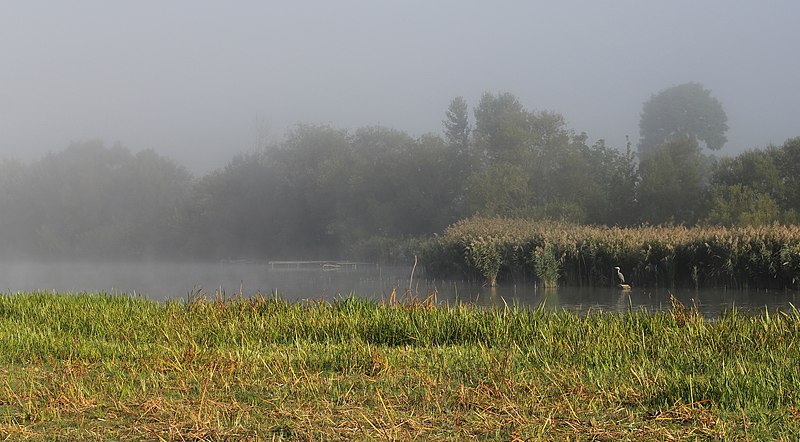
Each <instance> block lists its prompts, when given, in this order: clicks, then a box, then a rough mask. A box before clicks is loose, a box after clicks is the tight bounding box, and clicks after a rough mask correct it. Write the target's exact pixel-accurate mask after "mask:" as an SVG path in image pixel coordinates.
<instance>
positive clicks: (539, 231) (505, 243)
mask: <svg viewBox="0 0 800 442" xmlns="http://www.w3.org/2000/svg"><path fill="white" fill-rule="evenodd" d="M476 244H477V245H479V248H476ZM476 250H481V251H491V254H486V253H484V254H482V255H481V257H482V258H483V260H480V259H475V258H474V255H475V251H476ZM419 254H420V256H421V257H422V264H423V265H425V267H426V269H427V270H428V272H429V274H432V275H434V276H437V277H438V276H453V275H458V276H461V277H468V278H469V277H474V276H476V275H482V276H484V277H486V279H487V280H489V281H490V282H491V281H492V280H493V279H495V278H497V279H500V280H502V279H504V278H508V277H509V276H511V275H514V274H521V275H523V276H526V277H529V278H532V279H536V280H538V281H541V282H542V283H543V284H545V285H552V284H554V283H555V281H553V279H554V278H556V279H557V281H558V282H561V283H563V284H569V285H589V286H593V285H611V284H613V274H612V272H611V269H613V268H614V267H615V266H619V267H621V268H622V269H623V271H624V273H625V274H626V276H627V279H628V280H630V281H631V282H632V283H633V284H634V285H638V286H666V287H670V286H696V287H701V286H702V287H730V288H748V287H749V288H798V287H800V227H798V226H796V225H789V226H786V225H771V226H760V227H733V228H726V227H693V228H687V227H681V226H676V227H666V226H642V227H637V228H618V227H602V226H585V225H575V224H570V223H566V222H554V221H532V220H525V219H504V218H482V217H475V218H470V219H466V220H462V221H459V222H458V223H456V224H454V225H452V226H450V227H448V228H447V229H446V230H445V232H444V233H443V234H442V235H440V236H437V237H435V238H433V239H431V240H429V241H428V242H426V243H424V244H423V245H421V246H420V252H419ZM489 255H491V258H492V260H491V261H489V260H488V259H486V258H485V257H486V256H489ZM464 257H466V259H465V258H464ZM498 260H499V262H498ZM487 263H490V264H491V265H488V264H487ZM489 270H490V271H489Z"/></svg>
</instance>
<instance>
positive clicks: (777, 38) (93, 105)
mask: <svg viewBox="0 0 800 442" xmlns="http://www.w3.org/2000/svg"><path fill="white" fill-rule="evenodd" d="M798 18H800V2H797V1H794V0H785V1H764V2H756V1H747V2H745V1H733V0H714V1H697V0H680V1H675V0H670V1H657V2H656V1H641V0H631V1H559V2H533V1H485V2H470V1H463V0H462V1H430V0H428V1H408V0H406V1H292V2H266V1H252V2H246V1H235V2H223V1H218V2H208V1H129V2H108V1H100V0H98V1H82V0H77V1H69V2H65V1H51V2H43V1H28V0H26V1H13V2H12V1H8V2H2V3H0V55H2V65H0V66H2V67H0V157H16V158H22V159H25V160H31V159H36V158H39V157H41V156H42V155H43V154H45V153H46V152H48V151H60V150H62V149H64V148H65V147H66V146H67V145H68V144H69V143H70V142H73V141H83V140H88V139H96V138H100V139H103V140H104V141H105V142H106V143H107V144H113V143H116V142H119V143H121V144H123V145H125V146H127V147H129V148H131V149H132V150H134V151H137V150H141V149H147V148H153V149H155V150H157V151H158V152H160V153H162V154H164V155H167V156H169V157H172V158H174V159H175V160H177V161H178V162H179V163H181V164H184V165H186V166H188V167H189V168H190V169H192V170H194V171H196V172H203V171H207V170H209V169H212V168H216V167H221V166H223V165H224V164H225V163H227V161H228V160H230V159H231V158H232V157H233V155H234V154H235V153H237V152H242V151H248V150H252V149H253V148H254V146H255V145H256V144H257V140H259V139H260V138H261V136H262V135H260V134H263V133H264V132H265V128H268V133H269V137H271V138H272V139H280V137H281V136H282V135H283V134H284V132H285V130H286V129H287V128H290V127H292V126H293V125H294V124H296V123H301V122H306V123H330V124H332V125H334V126H337V127H342V128H351V129H353V128H357V127H361V126H366V125H372V124H381V125H385V126H389V127H393V128H396V129H400V130H403V131H406V132H408V133H410V134H412V135H415V136H416V135H421V134H423V133H425V132H437V133H438V132H440V131H441V120H442V119H443V117H444V112H445V110H446V108H447V105H448V103H449V102H450V100H451V99H452V98H453V97H455V96H457V95H462V96H464V97H465V98H466V99H467V101H468V102H469V104H470V105H471V106H472V105H475V104H476V103H477V101H478V98H479V97H480V95H481V93H483V92H484V91H490V92H505V91H507V92H512V93H514V94H516V95H517V96H518V97H519V98H520V100H521V102H522V103H523V104H524V105H525V106H526V107H527V108H529V109H532V110H552V111H557V112H560V113H562V114H563V115H564V116H565V117H566V119H567V121H568V123H569V126H570V127H571V128H572V129H574V130H575V131H577V132H580V131H585V132H587V134H588V135H589V138H590V141H594V140H596V139H598V138H605V139H606V140H607V141H608V142H609V143H610V144H612V145H614V146H617V147H623V146H624V140H625V135H631V138H632V140H633V141H634V142H635V141H638V137H639V135H638V122H639V112H640V110H641V106H642V103H643V102H644V101H645V100H647V99H648V98H649V97H650V96H651V95H652V94H654V93H656V92H658V91H660V90H661V89H664V88H666V87H669V86H673V85H677V84H681V83H685V82H689V81H696V82H700V83H703V84H704V85H705V86H706V87H707V88H709V89H711V90H712V93H713V95H714V96H715V97H717V98H718V99H719V100H720V101H721V102H722V104H723V106H724V108H725V109H726V111H727V113H728V124H729V126H730V131H729V132H728V139H729V142H728V145H727V146H726V148H725V149H724V150H723V151H722V153H725V152H727V153H729V154H733V153H737V152H739V151H741V150H744V149H746V148H751V147H762V146H764V145H766V144H768V143H776V144H778V143H782V142H783V141H785V139H786V138H789V137H792V136H798V135H800V84H798V78H800V77H798V75H799V74H800V56H799V55H798V44H799V43H800V37H798V34H797V28H796V27H797V22H798Z"/></svg>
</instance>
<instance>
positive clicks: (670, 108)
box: [639, 83, 728, 158]
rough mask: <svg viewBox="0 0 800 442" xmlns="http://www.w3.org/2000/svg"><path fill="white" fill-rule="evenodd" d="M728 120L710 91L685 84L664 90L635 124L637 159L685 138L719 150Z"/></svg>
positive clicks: (699, 85)
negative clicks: (637, 142)
mask: <svg viewBox="0 0 800 442" xmlns="http://www.w3.org/2000/svg"><path fill="white" fill-rule="evenodd" d="M727 121H728V116H727V115H726V114H725V110H724V109H723V108H722V104H720V102H719V101H718V100H717V99H716V98H714V97H712V96H711V91H709V90H708V89H706V88H704V87H703V85H702V84H700V83H685V84H681V85H678V86H673V87H671V88H668V89H664V90H663V91H661V92H659V93H658V94H656V95H653V96H652V97H650V99H649V100H647V101H646V102H645V103H644V106H643V107H642V114H641V119H640V120H639V135H640V136H641V139H640V140H639V156H640V157H642V158H643V157H644V156H645V155H649V154H651V153H653V152H654V151H655V150H656V149H658V147H659V146H661V145H663V144H664V143H668V142H670V141H672V140H674V139H676V138H681V137H686V138H689V139H691V140H694V141H696V142H703V143H704V144H705V146H706V147H707V148H709V149H711V150H719V149H721V148H722V146H724V145H725V143H726V142H727V141H728V139H727V138H726V137H725V132H727V131H728V124H727Z"/></svg>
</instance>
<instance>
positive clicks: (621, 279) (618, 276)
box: [614, 267, 625, 284]
mask: <svg viewBox="0 0 800 442" xmlns="http://www.w3.org/2000/svg"><path fill="white" fill-rule="evenodd" d="M614 270H616V271H617V278H618V279H619V283H620V284H625V276H624V275H623V274H622V272H621V271H620V270H619V267H614Z"/></svg>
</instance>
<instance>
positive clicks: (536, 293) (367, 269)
mask: <svg viewBox="0 0 800 442" xmlns="http://www.w3.org/2000/svg"><path fill="white" fill-rule="evenodd" d="M298 267H300V266H298ZM415 273H416V274H415V275H414V278H413V280H412V279H411V267H410V266H409V267H404V268H399V267H386V266H378V265H374V264H372V265H364V264H362V265H359V266H358V267H357V268H355V269H353V268H352V267H350V266H339V267H336V266H330V265H328V266H325V267H323V266H322V265H321V264H319V265H316V264H313V265H308V266H304V267H301V268H293V267H291V266H285V265H284V266H270V265H269V264H268V263H163V262H148V263H140V262H137V263H114V262H101V263H81V262H69V263H21V262H5V263H0V288H2V290H3V291H5V292H6V293H9V292H16V291H31V290H56V291H59V292H74V293H77V292H86V291H92V292H98V291H105V292H107V293H125V294H135V295H141V296H145V297H148V298H151V299H155V300H158V301H164V300H169V299H187V298H188V297H190V296H192V295H193V294H197V293H205V294H206V295H207V296H209V297H213V296H214V295H215V293H218V292H219V293H224V294H225V296H227V297H232V296H237V295H238V293H239V292H240V290H241V291H242V292H243V293H244V294H245V296H247V295H252V294H254V293H262V294H265V295H274V294H276V293H277V294H278V295H279V296H280V297H282V298H284V299H287V300H304V299H323V298H324V299H326V300H332V299H337V298H339V297H342V296H347V295H349V294H355V295H357V296H359V297H363V298H368V299H374V300H381V299H389V297H390V296H391V294H392V292H393V290H396V293H397V295H398V298H401V297H402V296H403V294H404V293H406V291H407V290H408V289H409V282H411V287H410V288H411V290H410V292H411V293H413V294H414V296H416V297H418V298H425V297H427V296H429V295H435V296H436V300H437V301H438V302H447V303H455V302H465V303H473V304H476V305H481V306H503V305H506V304H507V305H512V304H518V305H524V306H539V305H542V304H543V305H544V307H545V308H552V309H559V308H566V309H570V310H575V311H581V312H585V311H589V310H604V311H626V310H628V309H631V308H633V309H638V308H647V309H649V310H661V309H667V308H669V307H670V305H671V304H670V294H673V295H674V296H675V297H676V298H677V299H678V300H680V301H681V302H682V303H684V304H685V305H687V306H691V305H697V307H698V308H699V309H700V311H701V312H702V313H703V314H704V315H706V316H715V315H716V314H718V313H719V312H720V311H721V310H725V309H728V308H730V307H734V306H735V307H736V308H737V309H741V310H749V311H752V312H763V311H764V309H765V308H768V309H770V310H776V309H783V310H788V309H791V308H792V306H797V305H798V302H800V295H799V293H798V292H797V291H765V290H724V289H700V290H695V289H667V288H637V287H635V281H634V288H633V289H632V290H631V291H620V290H617V289H616V288H611V287H559V288H556V289H543V288H541V287H537V286H536V285H534V284H531V283H530V282H526V281H509V282H505V283H501V284H500V285H499V286H498V287H495V288H490V287H484V286H482V285H481V284H480V283H475V282H470V281H454V280H432V279H426V278H425V276H424V275H423V274H422V272H421V270H420V269H417V270H416V271H415Z"/></svg>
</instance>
